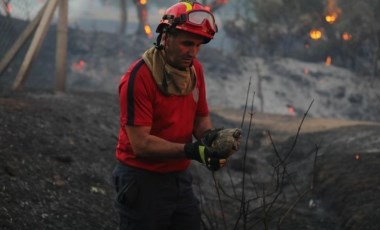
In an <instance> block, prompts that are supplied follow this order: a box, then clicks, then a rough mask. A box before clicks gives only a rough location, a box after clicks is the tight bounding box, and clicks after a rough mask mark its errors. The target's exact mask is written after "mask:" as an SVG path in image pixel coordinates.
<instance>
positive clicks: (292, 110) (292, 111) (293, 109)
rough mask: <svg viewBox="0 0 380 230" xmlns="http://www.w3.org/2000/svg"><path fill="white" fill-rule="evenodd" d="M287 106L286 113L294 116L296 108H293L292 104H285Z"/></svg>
mask: <svg viewBox="0 0 380 230" xmlns="http://www.w3.org/2000/svg"><path fill="white" fill-rule="evenodd" d="M287 107H288V113H289V114H290V115H291V116H295V115H296V109H295V108H294V106H293V105H287Z"/></svg>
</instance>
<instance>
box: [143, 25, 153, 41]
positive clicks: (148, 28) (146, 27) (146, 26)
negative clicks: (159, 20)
mask: <svg viewBox="0 0 380 230" xmlns="http://www.w3.org/2000/svg"><path fill="white" fill-rule="evenodd" d="M144 31H145V34H146V35H147V36H148V37H149V38H152V37H153V34H152V29H151V28H150V26H149V25H148V24H146V25H145V26H144Z"/></svg>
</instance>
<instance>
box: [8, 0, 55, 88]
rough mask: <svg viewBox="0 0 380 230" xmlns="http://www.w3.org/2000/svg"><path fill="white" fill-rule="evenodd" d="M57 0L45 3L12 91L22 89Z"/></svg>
mask: <svg viewBox="0 0 380 230" xmlns="http://www.w3.org/2000/svg"><path fill="white" fill-rule="evenodd" d="M57 2H58V0H50V1H48V3H47V6H46V10H45V11H44V14H43V16H42V18H41V21H40V24H39V25H38V28H37V30H36V33H35V34H34V37H33V40H32V42H31V44H30V47H29V49H28V52H27V53H26V55H25V58H24V61H23V63H22V64H21V67H20V70H19V72H18V74H17V76H16V79H15V81H14V83H13V86H12V89H13V90H17V89H20V88H21V87H22V84H23V83H24V81H25V78H26V75H27V73H28V71H29V69H30V65H31V63H32V62H33V60H34V58H35V56H36V54H37V52H38V50H39V49H40V48H41V44H42V41H43V40H44V38H45V35H46V33H47V30H48V28H49V25H50V21H51V17H52V16H53V13H54V10H55V8H56V6H57Z"/></svg>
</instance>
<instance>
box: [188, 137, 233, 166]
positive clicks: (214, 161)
mask: <svg viewBox="0 0 380 230" xmlns="http://www.w3.org/2000/svg"><path fill="white" fill-rule="evenodd" d="M184 150H185V154H186V157H187V158H189V159H193V160H196V161H199V162H201V163H202V164H204V165H206V167H207V168H208V169H210V170H212V171H216V170H218V169H220V168H221V167H223V166H224V164H225V163H226V159H225V158H224V157H223V156H222V155H221V154H220V153H218V152H217V151H214V150H212V149H211V148H209V147H207V146H206V145H204V144H203V143H202V142H201V141H196V142H193V143H188V144H185V148H184Z"/></svg>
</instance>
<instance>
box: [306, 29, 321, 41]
mask: <svg viewBox="0 0 380 230" xmlns="http://www.w3.org/2000/svg"><path fill="white" fill-rule="evenodd" d="M309 36H310V38H311V39H313V40H319V39H321V38H322V31H321V30H319V29H312V30H310V32H309Z"/></svg>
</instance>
